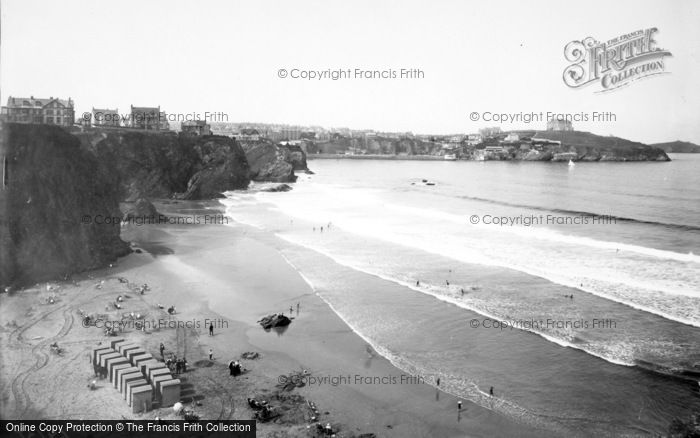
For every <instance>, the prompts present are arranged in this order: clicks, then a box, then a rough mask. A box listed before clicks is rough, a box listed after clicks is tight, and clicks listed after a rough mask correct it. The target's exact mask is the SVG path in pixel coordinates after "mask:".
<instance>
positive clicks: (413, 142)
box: [0, 96, 669, 162]
mask: <svg viewBox="0 0 700 438" xmlns="http://www.w3.org/2000/svg"><path fill="white" fill-rule="evenodd" d="M0 121H6V122H12V123H24V124H27V123H32V124H47V125H56V126H61V127H63V128H65V129H67V130H68V131H69V132H90V131H92V130H96V129H97V130H103V131H107V132H109V131H110V130H126V131H149V132H159V133H169V132H173V133H176V132H182V133H183V134H186V135H192V136H208V135H221V136H226V137H230V138H234V139H236V140H238V141H241V142H260V143H268V144H275V145H277V146H279V147H284V148H289V147H291V148H294V149H295V150H300V151H303V153H304V154H306V156H307V157H308V158H309V159H313V158H352V159H363V158H395V159H426V160H429V159H432V160H447V161H456V160H475V161H488V160H523V161H563V162H574V161H649V160H651V161H668V160H669V158H668V156H667V155H666V154H665V153H664V152H663V151H660V150H650V149H649V148H648V147H647V146H646V145H644V144H642V143H637V142H633V141H629V140H625V139H620V138H617V137H613V136H600V135H595V134H592V133H587V132H579V131H575V129H574V126H573V123H572V121H571V120H569V119H566V118H550V119H549V120H547V121H546V124H545V126H543V128H544V129H543V130H518V131H503V130H501V128H500V127H498V126H492V127H484V128H481V129H479V130H478V132H474V133H458V134H414V133H413V132H384V131H375V130H369V129H360V130H358V129H349V128H324V127H321V126H299V125H284V124H270V123H243V122H230V121H228V115H227V114H225V113H222V112H205V113H202V114H200V113H188V114H172V113H168V112H166V111H165V110H164V109H163V108H161V107H160V106H134V105H131V106H130V108H129V110H128V112H126V113H120V111H119V109H118V108H95V107H93V108H92V110H91V111H89V112H84V113H83V114H82V115H81V116H80V117H76V111H75V102H74V100H73V99H71V98H68V99H62V98H54V97H53V96H51V97H49V98H35V97H34V96H30V97H28V98H27V97H12V96H10V97H9V98H8V99H7V105H6V106H3V107H2V110H1V112H0ZM621 151H622V152H621Z"/></svg>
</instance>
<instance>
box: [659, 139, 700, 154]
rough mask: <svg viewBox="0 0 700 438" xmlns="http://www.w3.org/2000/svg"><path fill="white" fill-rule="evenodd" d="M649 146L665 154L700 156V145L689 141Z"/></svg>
mask: <svg viewBox="0 0 700 438" xmlns="http://www.w3.org/2000/svg"><path fill="white" fill-rule="evenodd" d="M650 146H653V147H655V148H660V149H663V150H664V152H666V153H676V154H700V145H697V144H695V143H691V142H689V141H680V140H676V141H669V142H666V143H654V144H651V145H650Z"/></svg>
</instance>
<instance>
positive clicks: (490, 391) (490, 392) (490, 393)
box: [489, 386, 493, 397]
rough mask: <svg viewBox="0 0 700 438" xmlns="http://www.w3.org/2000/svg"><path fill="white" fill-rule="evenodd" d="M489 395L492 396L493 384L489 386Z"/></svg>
mask: <svg viewBox="0 0 700 438" xmlns="http://www.w3.org/2000/svg"><path fill="white" fill-rule="evenodd" d="M489 395H490V396H491V397H493V386H492V387H491V389H489Z"/></svg>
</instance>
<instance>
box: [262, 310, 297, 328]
mask: <svg viewBox="0 0 700 438" xmlns="http://www.w3.org/2000/svg"><path fill="white" fill-rule="evenodd" d="M258 322H259V323H260V325H261V326H262V327H263V328H264V329H265V330H269V329H271V328H272V327H285V326H288V325H289V324H290V323H291V322H292V320H291V319H289V318H288V317H286V316H284V315H281V314H277V313H275V314H273V315H269V316H266V317H264V318H263V319H261V320H260V321H258Z"/></svg>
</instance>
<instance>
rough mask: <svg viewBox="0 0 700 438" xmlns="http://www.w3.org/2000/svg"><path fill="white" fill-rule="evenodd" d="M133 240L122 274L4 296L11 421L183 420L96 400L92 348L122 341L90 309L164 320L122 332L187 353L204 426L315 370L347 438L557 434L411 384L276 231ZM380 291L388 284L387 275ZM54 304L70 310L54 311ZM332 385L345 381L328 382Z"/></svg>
mask: <svg viewBox="0 0 700 438" xmlns="http://www.w3.org/2000/svg"><path fill="white" fill-rule="evenodd" d="M156 206H157V207H158V209H159V211H161V212H162V213H165V214H168V215H171V216H176V215H178V214H184V215H193V214H200V215H201V214H215V213H220V210H219V206H218V203H216V202H208V203H193V202H180V203H171V202H166V203H156ZM122 234H123V238H124V239H125V240H130V241H132V242H135V245H136V246H137V247H139V248H142V250H143V251H142V252H141V253H134V254H131V255H129V256H127V257H125V258H123V259H121V260H119V262H118V263H117V264H116V266H114V267H112V268H106V269H104V270H100V271H94V272H90V273H84V274H82V275H79V276H76V277H75V278H74V283H52V284H51V285H50V287H52V288H53V290H51V291H47V290H46V284H41V285H37V286H36V287H33V288H28V289H27V290H24V291H20V292H17V293H14V294H12V295H10V296H8V295H2V296H1V297H0V317H1V318H2V319H1V320H2V321H3V326H2V329H1V332H0V342H1V343H2V348H3V351H8V352H11V354H3V355H2V359H1V361H0V362H1V368H0V384H1V385H2V387H3V391H2V394H3V396H2V399H0V416H1V417H2V418H76V419H77V418H80V419H89V418H92V419H110V418H122V417H124V418H154V417H156V416H160V417H161V418H163V417H165V418H175V417H174V414H173V413H172V410H170V409H169V408H165V409H162V410H157V411H151V412H149V413H146V414H140V415H135V414H131V413H130V410H129V408H128V407H127V405H126V403H125V401H124V400H123V399H122V398H121V397H120V396H119V394H118V392H117V391H116V390H114V389H113V388H111V386H109V382H106V384H105V382H104V381H102V382H101V383H100V388H99V389H98V390H95V391H90V390H87V388H86V384H87V382H88V381H89V380H90V379H91V378H92V373H93V371H92V367H91V365H90V362H89V354H90V351H91V349H92V348H94V347H95V346H97V345H98V344H99V343H100V342H105V341H107V340H108V338H107V337H105V336H104V334H103V333H102V331H101V330H100V329H98V328H95V327H89V328H84V327H82V325H81V319H80V316H79V315H78V313H77V312H78V309H80V310H83V311H85V312H88V313H94V314H101V315H103V316H104V319H105V320H110V319H118V316H119V313H120V312H125V311H126V312H131V311H134V312H140V313H145V314H147V315H148V316H147V318H146V319H147V320H149V319H151V320H153V321H158V322H159V323H161V325H162V326H161V327H160V328H155V327H149V328H148V330H146V331H145V332H143V331H138V330H135V329H127V330H126V331H125V332H124V333H122V334H121V335H120V336H123V337H125V338H129V339H134V340H135V341H136V342H139V343H141V344H142V345H144V346H145V347H146V348H147V349H148V350H149V351H150V352H151V353H152V354H153V355H154V357H156V356H160V355H159V353H158V345H159V344H160V342H163V343H164V344H165V346H166V356H167V355H168V354H169V353H175V354H177V355H178V356H183V355H184V356H186V358H187V360H188V362H189V364H190V366H189V367H188V368H189V369H188V372H187V373H186V374H185V375H183V376H182V378H183V381H184V382H185V388H186V391H184V392H183V399H185V400H186V401H189V400H195V402H194V403H193V404H191V406H192V408H193V409H194V410H195V411H196V412H197V413H199V414H200V415H201V416H202V417H203V418H213V419H217V418H236V419H248V418H250V417H251V415H252V413H253V411H252V410H251V409H249V408H248V406H247V405H246V403H245V400H246V397H248V396H261V397H265V396H266V395H269V394H270V393H271V391H273V390H274V388H275V385H276V384H277V383H278V380H279V379H280V377H279V376H280V375H287V374H288V373H290V372H292V371H295V370H297V371H299V370H302V369H306V370H308V371H309V372H310V373H311V376H312V377H313V378H315V379H316V380H313V379H310V380H309V384H308V385H306V386H304V387H301V388H296V389H294V390H293V391H292V393H297V394H300V395H302V396H303V397H305V398H306V399H307V400H311V401H313V402H315V403H316V405H317V406H318V408H319V410H320V413H321V414H320V416H319V420H320V421H321V422H323V423H324V424H325V423H326V422H331V423H332V424H333V425H337V426H338V427H339V428H340V431H341V433H340V436H352V435H353V434H354V435H360V434H362V433H374V434H376V435H377V436H396V437H399V436H401V437H420V436H434V437H462V436H484V437H486V436H543V435H546V433H545V432H543V431H540V430H536V429H532V428H530V427H529V426H525V425H521V424H517V423H515V422H514V421H512V420H510V419H508V418H505V417H503V416H501V415H498V414H495V413H493V412H491V411H489V410H487V409H485V408H482V407H480V406H477V405H474V404H472V403H469V402H466V401H465V402H464V403H463V407H462V411H461V412H458V411H457V399H456V398H454V397H452V396H450V395H448V394H445V393H442V392H441V391H438V390H437V389H436V388H435V387H433V386H431V385H429V384H427V383H425V382H421V381H417V380H416V379H410V377H411V376H406V375H405V373H403V372H401V370H399V369H397V368H396V367H394V366H393V365H392V364H391V363H390V362H389V361H388V360H386V359H384V358H383V357H381V356H379V355H378V354H377V353H376V352H374V351H373V350H372V349H371V347H369V346H368V344H367V343H366V342H365V341H364V340H363V339H362V338H361V337H360V336H358V335H357V334H355V333H354V332H353V331H352V330H351V329H350V328H349V327H348V326H347V325H346V324H345V323H344V322H343V321H342V320H341V319H340V318H339V317H338V316H337V315H336V314H335V313H334V312H333V311H332V310H331V309H330V308H329V306H328V305H327V304H326V303H325V302H324V301H323V300H321V298H320V297H319V296H317V295H316V294H315V291H314V290H313V289H312V288H311V287H310V286H309V285H308V284H307V283H306V282H304V280H303V278H302V277H301V276H300V275H299V273H298V272H297V271H296V270H295V269H294V268H293V267H292V266H291V265H289V264H288V263H287V262H286V260H285V259H284V258H283V257H282V255H281V254H280V249H284V247H285V246H286V245H289V244H288V243H286V242H283V241H281V240H279V239H277V238H275V237H274V236H273V235H272V234H269V233H265V232H262V231H260V230H257V229H254V228H251V227H247V226H243V225H238V224H233V223H230V224H229V225H201V224H200V225H159V226H153V225H149V226H143V227H136V226H130V228H128V229H125V230H124V231H123V233H122ZM328 263H333V262H332V261H330V260H328ZM362 275H364V274H362ZM118 277H123V278H125V279H127V280H128V281H129V285H128V286H127V285H126V284H124V283H120V282H119V281H118ZM367 281H376V284H377V287H381V285H382V280H380V279H372V278H369V279H367ZM144 283H147V284H148V285H149V287H150V290H149V291H148V292H147V293H146V294H145V295H140V294H138V293H133V292H129V291H128V287H134V286H136V287H137V286H138V285H141V284H144ZM52 294H53V295H55V296H56V302H55V303H54V304H46V303H45V299H46V298H47V297H48V296H49V295H52ZM120 294H128V295H129V296H130V298H127V299H125V300H124V302H123V304H124V305H123V307H124V308H123V309H122V310H121V311H116V310H115V309H111V310H108V311H106V310H105V306H108V304H109V303H110V302H111V301H113V300H114V299H115V298H116V296H117V295H120ZM297 303H299V310H300V311H299V312H298V313H297V311H296V305H297ZM158 304H161V305H163V306H164V307H166V308H167V307H168V306H170V305H174V306H175V307H176V309H177V314H176V315H175V316H174V317H169V316H168V315H167V313H166V312H165V311H164V310H161V309H159V308H158V306H157V305H158ZM290 306H291V307H292V316H293V317H294V320H293V322H292V324H291V325H290V326H288V327H287V328H286V329H285V330H274V329H273V330H271V331H269V332H266V331H264V330H263V329H262V328H261V327H260V326H259V325H258V324H257V323H256V321H257V320H258V319H260V317H262V316H264V315H267V314H270V313H280V312H284V313H285V314H286V315H289V308H290ZM13 320H14V321H15V324H12V323H11V321H13ZM208 322H214V325H215V330H214V336H209V334H208V330H207V327H206V325H207V324H208ZM163 323H164V325H163ZM175 326H180V327H179V328H175ZM54 341H56V342H58V343H59V345H60V346H61V347H62V348H63V349H64V350H65V352H64V353H63V354H62V355H60V356H59V355H55V354H53V353H51V352H50V349H49V344H50V343H51V342H54ZM209 349H211V350H213V356H214V360H213V361H209V360H208V357H207V356H208V351H209ZM245 351H255V352H258V353H260V355H261V357H260V358H259V359H256V360H242V361H241V362H242V364H243V366H244V367H246V368H247V369H248V371H247V372H246V373H245V374H244V375H243V376H241V377H238V378H235V379H234V378H232V377H230V376H229V373H228V368H227V364H228V362H229V361H230V360H232V359H237V358H239V357H240V354H241V353H243V352H245ZM324 378H325V379H327V380H326V381H325V382H324V381H320V380H318V379H324ZM332 378H335V379H336V380H335V381H336V383H337V384H336V385H333V384H331V382H330V380H328V379H332ZM381 382H387V383H381ZM326 412H327V413H326ZM289 417H290V418H289V419H288V420H287V421H286V422H282V423H281V424H275V423H269V424H265V425H259V429H258V430H259V432H258V433H259V436H266V435H268V434H272V433H275V432H279V431H282V430H283V431H285V432H286V433H288V434H289V436H308V429H307V426H308V425H309V424H310V423H309V419H308V418H306V417H305V416H304V415H296V416H295V417H294V418H291V417H293V415H292V414H290V415H289Z"/></svg>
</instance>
